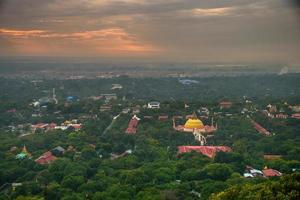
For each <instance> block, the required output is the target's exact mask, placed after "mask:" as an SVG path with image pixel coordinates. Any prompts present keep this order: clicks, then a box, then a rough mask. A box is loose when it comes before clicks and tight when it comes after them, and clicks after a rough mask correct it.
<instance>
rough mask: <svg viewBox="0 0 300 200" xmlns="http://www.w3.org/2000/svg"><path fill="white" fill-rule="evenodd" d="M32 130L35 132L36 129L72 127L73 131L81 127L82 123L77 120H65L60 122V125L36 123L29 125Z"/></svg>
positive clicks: (47, 129) (64, 128)
mask: <svg viewBox="0 0 300 200" xmlns="http://www.w3.org/2000/svg"><path fill="white" fill-rule="evenodd" d="M31 128H32V131H33V132H36V130H43V131H49V130H67V129H69V128H73V129H74V130H75V131H79V130H80V129H81V128H82V124H80V123H78V122H77V120H71V121H65V122H64V123H61V125H57V124H56V123H38V124H34V125H31Z"/></svg>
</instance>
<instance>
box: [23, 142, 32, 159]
mask: <svg viewBox="0 0 300 200" xmlns="http://www.w3.org/2000/svg"><path fill="white" fill-rule="evenodd" d="M22 153H24V154H26V155H27V156H28V157H31V153H29V152H28V151H27V148H26V146H25V144H24V146H23V149H22Z"/></svg>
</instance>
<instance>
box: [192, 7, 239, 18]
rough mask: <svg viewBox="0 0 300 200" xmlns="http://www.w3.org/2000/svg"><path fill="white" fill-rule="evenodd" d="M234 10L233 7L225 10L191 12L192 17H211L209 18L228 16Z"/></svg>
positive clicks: (197, 10) (198, 9) (211, 9)
mask: <svg viewBox="0 0 300 200" xmlns="http://www.w3.org/2000/svg"><path fill="white" fill-rule="evenodd" d="M234 10H235V8H234V7H225V8H206V9H204V8H196V9H193V10H191V12H192V14H193V15H194V16H200V17H201V16H205V17H211V16H224V15H229V14H231V13H233V11H234Z"/></svg>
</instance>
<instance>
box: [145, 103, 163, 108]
mask: <svg viewBox="0 0 300 200" xmlns="http://www.w3.org/2000/svg"><path fill="white" fill-rule="evenodd" d="M147 107H148V108H150V109H158V108H160V103H159V102H157V101H152V102H149V103H148V106H147Z"/></svg>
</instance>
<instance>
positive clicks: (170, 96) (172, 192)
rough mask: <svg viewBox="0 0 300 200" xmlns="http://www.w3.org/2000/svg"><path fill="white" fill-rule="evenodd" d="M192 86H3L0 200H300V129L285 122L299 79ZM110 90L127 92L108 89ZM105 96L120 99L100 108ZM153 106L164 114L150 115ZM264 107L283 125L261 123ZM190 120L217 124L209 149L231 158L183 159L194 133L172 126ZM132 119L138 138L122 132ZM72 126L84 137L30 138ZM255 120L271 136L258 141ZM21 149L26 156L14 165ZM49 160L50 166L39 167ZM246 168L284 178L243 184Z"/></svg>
mask: <svg viewBox="0 0 300 200" xmlns="http://www.w3.org/2000/svg"><path fill="white" fill-rule="evenodd" d="M193 80H196V81H197V82H195V83H193V84H189V85H184V84H182V83H181V82H179V80H178V79H177V78H144V79H139V78H128V77H119V78H112V79H82V80H47V79H42V80H39V81H36V80H31V79H9V78H1V79H0V90H1V96H0V199H3V200H4V199H17V200H43V199H45V200H59V199H62V200H76V199H78V200H80V199H91V200H98V199H104V200H112V199H124V200H125V199H146V200H148V199H149V200H154V199H211V200H219V199H225V200H226V199H299V197H300V191H299V188H300V187H299V184H300V173H299V169H300V137H299V130H300V120H299V119H296V118H293V117H291V116H292V115H293V114H295V111H294V110H293V109H292V107H293V106H296V105H300V96H299V95H300V91H299V90H300V88H299V87H298V86H299V85H300V77H299V75H297V74H288V75H283V76H277V75H253V76H238V77H210V78H193ZM112 84H120V85H122V87H123V88H122V89H119V90H112V89H111V86H112ZM53 88H55V95H56V98H57V100H58V102H57V103H54V102H53V101H49V102H46V103H44V104H43V105H39V106H34V105H33V102H36V101H39V100H40V99H41V98H43V97H44V98H45V97H46V98H49V99H50V100H51V99H52V98H53V94H52V93H53ZM110 93H113V94H116V98H115V99H106V97H105V94H110ZM69 96H72V97H74V98H68V97H69ZM96 97H99V98H96ZM154 100H155V101H159V102H160V109H148V108H147V106H146V105H147V103H148V102H149V101H154ZM225 100H226V101H231V102H232V106H231V107H230V108H226V109H222V108H220V106H219V103H220V102H221V101H225ZM269 104H271V105H273V106H274V107H276V111H273V112H274V116H275V115H276V114H278V113H280V114H284V115H287V116H288V117H287V118H276V117H273V118H272V117H269V116H267V115H265V110H267V109H268V107H267V106H268V105H269ZM103 106H106V107H109V109H108V110H104V111H103V110H101V109H100V108H101V107H103ZM106 107H105V108H106ZM127 108H128V109H129V110H130V111H129V112H125V111H124V109H127ZM203 108H206V109H207V110H208V111H209V112H208V113H207V112H206V113H204V112H203V110H204V109H203ZM193 113H196V114H197V115H198V116H199V118H200V119H201V120H202V122H203V123H204V124H210V123H211V121H212V120H214V122H215V123H217V126H218V129H217V131H216V132H215V133H214V134H213V136H212V137H207V144H206V145H211V146H213V145H216V146H217V145H219V146H221V145H223V146H228V147H230V148H231V149H232V152H229V153H228V152H226V153H224V152H217V153H216V155H215V156H214V157H213V158H209V157H207V156H205V155H202V154H199V153H197V152H190V153H184V154H180V155H179V154H178V149H177V147H178V146H182V145H200V144H199V142H198V141H196V140H195V138H194V136H193V134H190V133H182V132H178V131H176V130H174V128H173V126H172V117H173V116H182V117H183V119H181V120H180V123H182V124H184V123H185V121H186V119H185V116H187V115H191V114H193ZM133 115H137V116H138V117H139V118H140V119H141V120H140V121H139V124H138V126H137V133H136V134H132V135H129V134H126V133H125V130H126V128H127V126H128V123H129V121H130V119H131V118H132V116H133ZM116 116H118V117H117V118H116ZM145 116H151V118H144V117H145ZM159 116H168V118H167V119H166V120H159ZM75 119H76V121H78V122H77V123H80V124H81V125H82V128H81V129H80V130H76V129H74V128H72V127H71V128H70V127H69V128H68V129H66V130H60V129H49V130H44V129H36V130H35V131H32V127H33V125H36V124H39V123H47V124H50V123H55V124H64V123H66V121H72V120H75ZM252 120H254V121H255V122H257V123H259V124H261V125H262V126H263V127H264V128H266V129H267V130H268V131H270V132H271V133H272V135H271V136H265V135H263V134H261V133H260V132H258V131H257V130H256V129H255V128H254V127H253V123H252ZM24 146H25V147H26V150H27V152H28V153H29V154H30V156H29V154H27V156H26V157H25V158H22V159H18V158H17V157H16V156H17V155H18V154H19V153H20V152H22V149H23V148H24ZM56 147H62V148H63V149H64V152H63V153H61V152H57V151H54V149H55V148H56ZM47 151H51V152H52V153H53V154H54V156H55V157H56V159H55V160H54V161H53V162H51V163H49V164H39V163H38V162H36V159H37V158H39V156H41V155H42V154H43V153H45V152H47ZM265 155H274V156H277V157H276V158H275V159H266V156H265ZM247 166H251V167H253V168H255V169H259V170H262V169H266V168H269V169H275V170H277V171H279V172H281V173H282V176H280V177H270V178H267V177H255V178H245V177H244V176H243V174H244V172H245V169H246V167H247Z"/></svg>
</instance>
